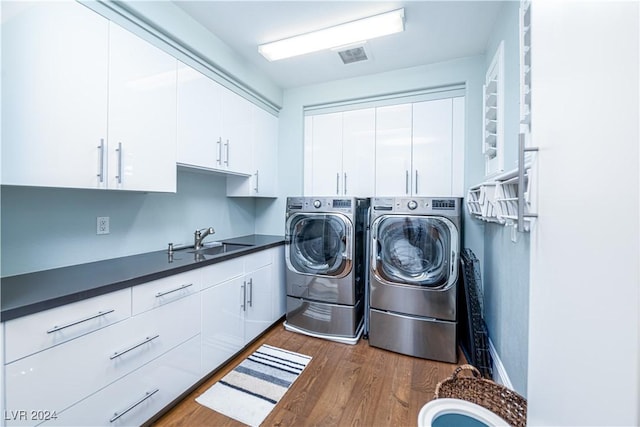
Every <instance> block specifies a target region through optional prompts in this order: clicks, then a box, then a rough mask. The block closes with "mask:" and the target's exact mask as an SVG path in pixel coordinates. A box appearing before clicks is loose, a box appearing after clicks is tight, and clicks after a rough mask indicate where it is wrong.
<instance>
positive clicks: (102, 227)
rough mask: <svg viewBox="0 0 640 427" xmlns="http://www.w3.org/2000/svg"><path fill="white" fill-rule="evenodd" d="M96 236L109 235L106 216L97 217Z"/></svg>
mask: <svg viewBox="0 0 640 427" xmlns="http://www.w3.org/2000/svg"><path fill="white" fill-rule="evenodd" d="M96 234H109V217H108V216H99V217H98V221H97V228H96Z"/></svg>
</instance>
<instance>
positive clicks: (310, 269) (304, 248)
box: [291, 215, 346, 275]
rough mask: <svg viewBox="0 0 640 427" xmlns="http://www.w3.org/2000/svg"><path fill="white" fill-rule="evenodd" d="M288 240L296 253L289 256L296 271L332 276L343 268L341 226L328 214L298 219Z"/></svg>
mask: <svg viewBox="0 0 640 427" xmlns="http://www.w3.org/2000/svg"><path fill="white" fill-rule="evenodd" d="M294 233H295V234H294V236H293V239H292V243H293V249H294V251H295V253H296V256H295V257H292V259H291V261H292V263H293V264H297V265H296V268H297V269H298V270H299V271H304V272H307V273H316V274H323V275H333V274H336V273H337V272H340V271H342V269H343V268H344V265H343V264H344V258H343V254H344V252H345V250H346V248H345V240H346V237H345V228H344V225H343V224H342V223H341V222H340V221H339V220H337V219H336V218H335V217H332V216H328V215H327V216H321V217H315V218H304V219H302V220H300V221H299V222H298V223H297V224H296V226H295V231H294Z"/></svg>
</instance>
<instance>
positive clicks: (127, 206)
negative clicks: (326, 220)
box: [0, 171, 282, 277]
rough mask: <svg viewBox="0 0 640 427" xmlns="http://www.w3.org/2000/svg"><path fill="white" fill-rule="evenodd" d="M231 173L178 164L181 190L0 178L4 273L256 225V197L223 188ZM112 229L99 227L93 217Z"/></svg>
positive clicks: (237, 232) (242, 231) (230, 233)
mask: <svg viewBox="0 0 640 427" xmlns="http://www.w3.org/2000/svg"><path fill="white" fill-rule="evenodd" d="M226 188H227V187H226V178H224V177H221V176H218V175H211V174H203V173H198V172H187V171H178V188H177V193H175V194H173V193H141V192H130V191H116V190H77V189H63V188H38V187H11V186H2V189H1V192H2V194H1V196H2V205H1V209H2V210H1V212H0V214H1V215H0V216H1V228H0V229H1V230H2V237H1V242H2V244H1V249H2V259H1V272H2V277H5V276H11V275H14V274H21V273H27V272H32V271H37V270H44V269H48V268H55V267H61V266H66V265H73V264H80V263H84V262H91V261H97V260H101V259H108V258H115V257H120V256H126V255H132V254H138V253H143V252H150V251H156V250H163V249H166V248H167V243H169V242H173V243H180V242H184V243H187V242H190V243H193V232H194V231H195V230H196V229H197V228H204V227H209V226H212V227H213V228H214V229H215V230H216V234H215V235H214V236H213V237H211V239H214V240H215V239H224V238H229V237H237V236H242V235H246V234H253V233H254V230H255V228H254V218H255V203H254V201H253V199H236V198H228V197H227V196H226ZM98 216H108V217H110V228H111V233H110V234H108V235H96V217H98ZM280 234H282V233H280Z"/></svg>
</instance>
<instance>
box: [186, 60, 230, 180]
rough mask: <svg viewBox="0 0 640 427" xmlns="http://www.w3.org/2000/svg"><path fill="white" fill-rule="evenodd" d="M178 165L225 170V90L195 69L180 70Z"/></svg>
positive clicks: (187, 67)
mask: <svg viewBox="0 0 640 427" xmlns="http://www.w3.org/2000/svg"><path fill="white" fill-rule="evenodd" d="M177 102H178V125H177V135H178V136H177V145H178V159H177V160H178V163H182V164H185V165H190V166H196V167H204V168H210V169H218V168H220V167H221V166H222V87H221V86H220V85H219V84H217V83H216V82H214V81H213V80H211V79H210V78H208V77H206V76H205V75H203V74H202V73H200V72H198V71H196V70H194V69H193V68H191V67H189V66H187V65H184V64H179V68H178V101H177Z"/></svg>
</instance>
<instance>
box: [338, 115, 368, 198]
mask: <svg viewBox="0 0 640 427" xmlns="http://www.w3.org/2000/svg"><path fill="white" fill-rule="evenodd" d="M375 147H376V110H375V108H366V109H361V110H353V111H345V112H344V113H342V192H341V194H343V195H347V196H360V197H370V196H371V195H372V194H373V193H374V188H375V176H376V173H375Z"/></svg>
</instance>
